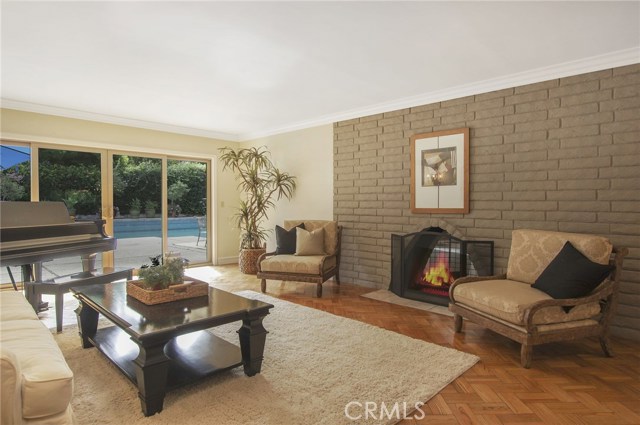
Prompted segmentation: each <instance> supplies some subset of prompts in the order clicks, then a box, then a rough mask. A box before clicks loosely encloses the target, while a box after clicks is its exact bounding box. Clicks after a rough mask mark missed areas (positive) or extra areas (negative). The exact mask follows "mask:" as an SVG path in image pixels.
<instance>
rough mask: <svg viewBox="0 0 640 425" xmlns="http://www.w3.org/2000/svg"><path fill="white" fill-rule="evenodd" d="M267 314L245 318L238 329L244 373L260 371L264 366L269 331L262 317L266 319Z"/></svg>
mask: <svg viewBox="0 0 640 425" xmlns="http://www.w3.org/2000/svg"><path fill="white" fill-rule="evenodd" d="M265 316H266V315H265ZM265 316H260V317H250V318H248V319H244V320H243V321H242V327H241V328H240V330H238V334H239V335H240V351H241V352H242V363H243V366H244V373H245V375H247V376H253V375H255V374H256V373H260V369H261V368H262V358H263V355H264V344H265V341H266V339H267V333H268V332H267V330H266V329H265V328H264V326H262V319H264V317H265Z"/></svg>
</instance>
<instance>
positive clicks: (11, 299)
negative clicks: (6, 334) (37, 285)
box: [0, 291, 38, 322]
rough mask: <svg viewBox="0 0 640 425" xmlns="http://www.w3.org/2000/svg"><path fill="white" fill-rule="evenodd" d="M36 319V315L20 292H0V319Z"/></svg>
mask: <svg viewBox="0 0 640 425" xmlns="http://www.w3.org/2000/svg"><path fill="white" fill-rule="evenodd" d="M6 320H38V315H37V314H36V312H35V311H33V307H31V304H29V301H27V299H26V298H25V297H24V295H23V294H22V292H18V291H2V292H0V321H2V322H4V321H6Z"/></svg>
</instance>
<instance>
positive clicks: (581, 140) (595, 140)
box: [560, 134, 613, 149]
mask: <svg viewBox="0 0 640 425" xmlns="http://www.w3.org/2000/svg"><path fill="white" fill-rule="evenodd" d="M612 140H613V138H612V137H611V135H610V134H605V135H596V136H583V137H568V138H566V139H562V140H560V147H562V148H563V149H565V148H579V147H585V146H602V145H610V144H611V143H612Z"/></svg>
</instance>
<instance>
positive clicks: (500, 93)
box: [475, 88, 514, 102]
mask: <svg viewBox="0 0 640 425" xmlns="http://www.w3.org/2000/svg"><path fill="white" fill-rule="evenodd" d="M513 92H514V89H513V88H508V89H502V90H495V91H492V92H488V93H482V94H477V95H476V96H475V100H476V102H483V101H485V100H489V99H495V98H498V97H506V96H510V95H512V94H513Z"/></svg>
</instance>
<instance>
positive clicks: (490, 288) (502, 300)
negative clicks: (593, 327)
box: [453, 279, 600, 326]
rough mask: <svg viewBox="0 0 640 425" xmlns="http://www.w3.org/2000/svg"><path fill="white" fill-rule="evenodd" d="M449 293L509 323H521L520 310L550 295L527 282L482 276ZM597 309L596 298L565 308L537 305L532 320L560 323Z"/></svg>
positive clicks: (522, 322) (548, 298)
mask: <svg viewBox="0 0 640 425" xmlns="http://www.w3.org/2000/svg"><path fill="white" fill-rule="evenodd" d="M453 295H454V298H455V300H456V303H458V304H464V305H467V306H469V307H472V308H473V309H475V310H478V311H481V312H483V313H487V314H489V315H491V316H495V317H498V318H500V319H502V320H505V321H507V322H509V323H513V324H515V325H518V326H524V325H525V323H524V313H525V310H526V308H527V307H529V306H530V305H531V304H533V303H535V302H538V301H543V300H550V299H552V298H551V297H550V296H549V295H547V294H545V293H544V292H542V291H539V290H537V289H535V288H533V287H531V285H528V284H526V283H523V282H518V281H514V280H509V279H500V280H485V281H480V282H469V283H463V284H460V285H457V286H455V287H454V288H453ZM598 313H600V305H599V304H598V303H597V302H594V303H590V304H585V305H579V306H576V307H574V308H573V309H571V311H570V312H568V313H567V312H565V311H564V310H563V309H562V308H561V307H558V306H554V307H546V308H543V309H540V310H539V311H538V312H537V313H535V315H534V317H533V323H534V324H537V325H538V324H552V323H563V322H570V321H574V320H582V319H588V318H590V317H593V316H595V315H596V314H598Z"/></svg>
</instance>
